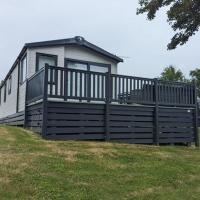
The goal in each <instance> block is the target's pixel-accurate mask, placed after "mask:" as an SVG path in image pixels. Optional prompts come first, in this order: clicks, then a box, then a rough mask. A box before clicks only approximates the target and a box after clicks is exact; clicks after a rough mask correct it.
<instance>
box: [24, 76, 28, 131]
mask: <svg viewBox="0 0 200 200" xmlns="http://www.w3.org/2000/svg"><path fill="white" fill-rule="evenodd" d="M28 83H29V81H28V80H27V81H26V91H25V94H26V95H25V109H24V128H26V127H27V126H28V125H27V121H28V119H27V118H28V115H27V107H28V105H27V101H28Z"/></svg>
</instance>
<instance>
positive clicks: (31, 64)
mask: <svg viewBox="0 0 200 200" xmlns="http://www.w3.org/2000/svg"><path fill="white" fill-rule="evenodd" d="M36 53H45V54H52V55H57V56H58V66H60V67H64V47H63V46H62V47H43V48H31V49H28V51H27V55H28V60H27V64H28V78H30V77H31V76H32V75H34V74H35V69H36Z"/></svg>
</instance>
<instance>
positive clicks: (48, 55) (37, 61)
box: [35, 52, 58, 73]
mask: <svg viewBox="0 0 200 200" xmlns="http://www.w3.org/2000/svg"><path fill="white" fill-rule="evenodd" d="M41 56H46V57H50V58H54V59H55V63H56V66H55V67H57V65H58V55H54V54H47V53H39V52H36V66H35V73H36V72H38V71H39V59H40V57H41Z"/></svg>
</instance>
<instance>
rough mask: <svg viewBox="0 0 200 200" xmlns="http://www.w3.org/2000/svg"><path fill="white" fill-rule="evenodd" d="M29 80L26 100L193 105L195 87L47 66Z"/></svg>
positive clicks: (185, 84) (194, 102) (194, 101)
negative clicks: (52, 99) (53, 99)
mask: <svg viewBox="0 0 200 200" xmlns="http://www.w3.org/2000/svg"><path fill="white" fill-rule="evenodd" d="M45 70H46V74H47V76H48V77H47V78H46V80H48V81H47V83H44V74H45V73H44V71H45ZM45 70H41V71H40V72H38V73H37V74H36V75H34V76H33V77H32V78H31V79H29V80H28V85H27V89H28V95H27V101H28V102H33V101H35V100H38V99H39V98H42V95H43V94H44V89H45V90H46V91H47V92H46V93H47V97H48V98H58V99H64V100H65V101H66V100H72V99H73V100H80V101H83V100H86V101H88V102H90V101H109V102H115V103H120V104H132V103H137V104H146V105H153V104H156V103H158V104H160V105H170V106H194V105H195V104H196V96H195V95H196V91H195V88H196V87H195V85H193V84H189V83H179V82H170V81H161V80H158V79H148V78H141V77H134V76H123V75H116V74H110V73H109V72H107V73H100V72H91V71H84V70H76V69H70V68H63V67H54V66H46V67H45Z"/></svg>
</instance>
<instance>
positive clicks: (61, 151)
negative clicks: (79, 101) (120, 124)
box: [0, 126, 200, 200]
mask: <svg viewBox="0 0 200 200" xmlns="http://www.w3.org/2000/svg"><path fill="white" fill-rule="evenodd" d="M0 199H1V200H4V199H11V200H13V199H20V200H23V199H26V200H27V199H48V200H49V199H53V200H55V199H67V200H68V199H69V200H71V199H72V200H96V199H98V200H101V199H102V200H111V199H112V200H125V199H126V200H129V199H134V200H137V199H140V200H142V199H144V200H151V199H152V200H156V199H158V200H171V199H172V200H175V199H181V200H184V199H185V200H191V199H198V200H199V199H200V150H198V149H195V148H194V147H176V146H168V147H167V146H163V147H156V146H144V145H127V144H116V143H103V142H102V143H100V142H73V141H65V142H54V141H45V140H42V139H41V138H40V137H39V136H37V135H36V134H33V133H32V132H29V131H26V130H23V129H21V128H14V127H4V126H1V127H0Z"/></svg>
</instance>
